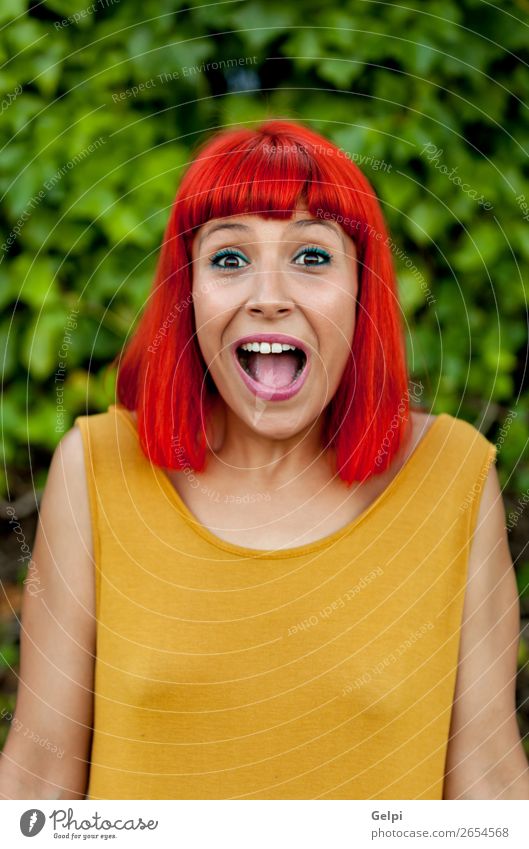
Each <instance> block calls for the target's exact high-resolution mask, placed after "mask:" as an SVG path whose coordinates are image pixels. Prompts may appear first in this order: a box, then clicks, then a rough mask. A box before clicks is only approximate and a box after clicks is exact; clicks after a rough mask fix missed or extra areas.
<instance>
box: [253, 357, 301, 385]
mask: <svg viewBox="0 0 529 849" xmlns="http://www.w3.org/2000/svg"><path fill="white" fill-rule="evenodd" d="M248 369H249V371H250V374H251V375H252V377H253V378H254V380H258V381H259V383H263V384H264V385H265V386H274V387H276V388H277V389H279V388H281V387H283V386H288V385H289V383H292V381H293V380H294V375H295V374H296V372H297V370H298V359H297V357H296V355H295V354H294V353H291V352H287V351H285V352H284V353H283V354H250V356H249V357H248Z"/></svg>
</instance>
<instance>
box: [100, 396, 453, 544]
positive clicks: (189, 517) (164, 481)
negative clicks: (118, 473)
mask: <svg viewBox="0 0 529 849" xmlns="http://www.w3.org/2000/svg"><path fill="white" fill-rule="evenodd" d="M112 409H113V410H115V412H117V413H121V415H122V418H123V420H124V421H125V422H127V423H128V424H129V426H130V427H131V428H132V431H133V432H134V434H135V436H136V438H137V437H138V430H137V427H136V424H135V422H134V420H133V418H132V416H131V411H130V410H129V409H128V408H127V407H123V406H119V405H117V404H111V405H110V406H109V411H110V410H112ZM448 418H450V414H449V413H439V414H438V415H437V416H436V418H435V420H434V422H433V424H431V425H430V427H429V428H428V430H427V431H426V433H425V434H424V436H423V437H422V438H421V439H420V440H419V442H418V443H417V445H416V446H415V448H414V449H413V451H412V452H411V454H410V455H409V457H408V459H407V460H406V462H405V463H404V465H403V466H401V468H400V469H399V471H398V472H397V474H396V475H395V476H394V477H393V478H392V479H391V481H390V482H389V484H388V485H387V486H386V488H385V489H384V490H383V491H382V492H381V493H380V495H378V496H377V497H376V498H375V500H374V501H372V502H371V504H369V505H368V506H367V507H366V509H365V510H362V512H361V513H359V514H358V516H356V517H355V518H354V519H352V520H351V521H350V522H348V523H347V524H346V525H343V526H342V527H341V528H338V530H336V531H333V532H332V533H331V534H327V535H326V536H324V537H321V538H320V539H317V540H313V541H312V542H308V543H305V544H304V545H298V546H293V547H290V548H279V549H278V548H275V549H274V548H271V549H265V548H246V547H245V546H242V545H236V544H235V543H233V542H228V541H227V540H223V539H222V538H221V537H219V536H217V535H216V534H214V533H213V532H212V531H210V530H209V528H207V527H206V526H205V525H203V524H202V523H201V522H199V520H198V519H197V517H196V516H195V515H194V513H192V512H191V510H190V509H189V507H188V506H187V504H186V503H185V501H184V500H183V499H182V498H181V496H180V494H179V493H178V491H177V489H176V487H175V486H174V485H173V484H172V482H171V479H170V478H169V476H168V474H167V473H166V472H165V470H164V469H163V468H162V467H161V466H156V465H155V464H154V463H150V461H149V460H148V458H147V457H145V461H146V462H147V463H149V464H150V466H151V468H152V469H153V471H154V474H155V475H156V477H157V478H158V480H159V481H160V483H161V485H162V487H163V489H164V490H165V492H166V493H167V495H168V497H169V500H170V501H172V502H173V503H174V505H175V506H176V507H177V508H178V510H179V512H180V513H182V515H183V517H184V519H185V520H186V521H187V523H188V524H189V525H190V526H191V528H192V529H193V530H194V531H195V533H197V534H198V535H199V536H201V537H203V538H204V539H205V540H207V542H209V543H210V544H211V545H213V546H215V547H216V548H220V549H222V550H223V551H228V552H230V553H231V554H237V555H240V556H243V557H245V558H252V557H253V558H256V557H257V558H261V559H262V558H265V559H267V560H271V559H273V560H276V559H287V558H289V557H300V556H301V555H303V554H310V553H311V552H313V551H318V549H321V548H327V547H328V546H330V545H332V544H333V543H334V542H338V541H340V540H341V539H342V538H343V537H346V536H348V535H349V534H350V533H351V532H352V531H353V530H354V529H355V528H356V527H357V526H358V525H359V524H360V523H361V522H363V521H365V519H366V518H367V516H368V515H370V514H371V513H372V512H373V511H374V510H376V509H377V508H378V507H379V506H380V505H381V504H382V503H383V502H384V501H385V500H386V499H387V498H388V497H389V495H391V494H392V492H393V490H394V489H395V488H396V486H397V484H398V483H400V482H401V481H402V480H403V478H404V477H405V475H406V474H409V472H410V469H411V468H413V466H414V465H415V463H416V462H417V459H418V458H419V457H420V455H421V454H422V453H423V452H424V449H425V447H426V446H427V444H428V442H429V440H430V439H431V437H432V435H433V434H435V433H436V432H437V430H438V429H439V424H440V423H441V422H444V420H445V419H448ZM140 450H141V449H140ZM142 453H143V452H142Z"/></svg>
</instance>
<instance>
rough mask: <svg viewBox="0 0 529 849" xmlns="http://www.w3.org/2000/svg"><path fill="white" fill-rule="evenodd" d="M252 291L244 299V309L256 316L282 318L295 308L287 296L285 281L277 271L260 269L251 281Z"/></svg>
mask: <svg viewBox="0 0 529 849" xmlns="http://www.w3.org/2000/svg"><path fill="white" fill-rule="evenodd" d="M251 286H252V291H251V293H250V295H249V297H248V299H247V301H246V304H245V310H246V313H247V314H248V315H250V316H253V317H257V318H282V317H284V316H288V315H291V313H292V312H293V311H294V309H295V305H294V302H293V301H292V298H291V297H290V296H289V293H288V289H287V281H286V279H285V277H284V276H283V275H282V274H280V273H279V272H277V271H262V272H261V273H260V274H257V275H255V277H254V278H253V280H252V283H251Z"/></svg>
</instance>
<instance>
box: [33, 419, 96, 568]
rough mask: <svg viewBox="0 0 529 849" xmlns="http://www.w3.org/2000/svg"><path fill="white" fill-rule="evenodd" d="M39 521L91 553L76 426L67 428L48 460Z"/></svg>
mask: <svg viewBox="0 0 529 849" xmlns="http://www.w3.org/2000/svg"><path fill="white" fill-rule="evenodd" d="M40 523H41V525H44V526H45V527H46V529H47V530H48V532H50V533H55V531H56V533H57V535H59V534H60V536H61V537H62V538H63V539H66V540H67V542H68V541H69V542H71V543H72V544H75V545H82V546H83V547H84V548H85V550H86V551H87V553H88V554H89V555H90V556H91V555H92V534H91V516H90V504H89V494H88V482H87V474H86V462H85V452H84V446H83V437H82V434H81V431H80V429H79V428H78V427H76V426H74V427H72V428H71V429H70V430H68V431H67V432H66V433H65V434H64V436H63V437H62V438H61V440H60V442H59V443H58V445H57V447H56V448H55V451H54V452H53V456H52V459H51V463H50V467H49V471H48V477H47V481H46V486H45V489H44V494H43V499H42V505H41V511H40Z"/></svg>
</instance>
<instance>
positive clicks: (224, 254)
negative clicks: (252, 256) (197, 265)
mask: <svg viewBox="0 0 529 849" xmlns="http://www.w3.org/2000/svg"><path fill="white" fill-rule="evenodd" d="M239 260H242V262H243V263H247V262H248V260H247V259H246V257H245V256H244V255H243V254H242V253H240V252H239V251H235V250H233V248H223V250H221V251H217V253H215V254H213V256H212V257H210V260H209V261H210V264H211V265H213V266H214V267H215V268H220V269H222V270H223V271H233V270H236V269H238V268H244V265H241V264H240V262H239Z"/></svg>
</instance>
